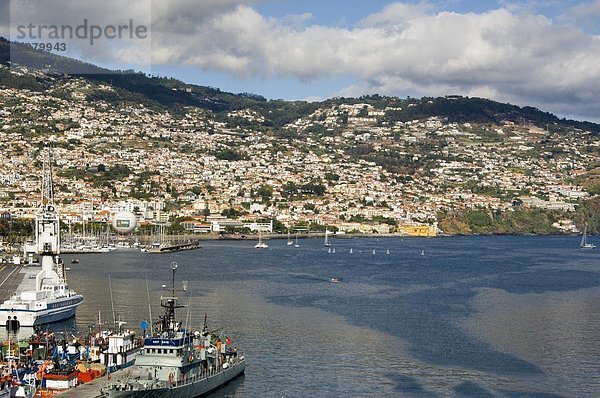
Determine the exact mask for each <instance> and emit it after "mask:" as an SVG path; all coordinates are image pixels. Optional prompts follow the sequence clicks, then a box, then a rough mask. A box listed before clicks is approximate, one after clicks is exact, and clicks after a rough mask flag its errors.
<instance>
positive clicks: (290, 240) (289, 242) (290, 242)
mask: <svg viewBox="0 0 600 398" xmlns="http://www.w3.org/2000/svg"><path fill="white" fill-rule="evenodd" d="M293 244H294V242H292V237H291V236H290V230H289V229H288V240H287V245H288V246H291V245H293Z"/></svg>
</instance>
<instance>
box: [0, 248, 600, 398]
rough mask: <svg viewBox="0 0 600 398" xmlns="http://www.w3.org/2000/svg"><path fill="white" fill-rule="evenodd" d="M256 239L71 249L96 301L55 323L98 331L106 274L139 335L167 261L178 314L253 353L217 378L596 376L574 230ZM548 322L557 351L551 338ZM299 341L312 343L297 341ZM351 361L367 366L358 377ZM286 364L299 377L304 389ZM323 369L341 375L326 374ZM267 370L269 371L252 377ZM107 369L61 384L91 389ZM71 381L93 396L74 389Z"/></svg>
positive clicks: (454, 380)
mask: <svg viewBox="0 0 600 398" xmlns="http://www.w3.org/2000/svg"><path fill="white" fill-rule="evenodd" d="M254 243H255V242H252V241H212V242H206V243H205V244H203V249H202V251H188V252H178V253H172V254H170V256H172V257H171V258H170V259H168V260H167V264H166V265H165V257H163V256H150V257H148V256H146V255H144V254H142V253H140V252H139V251H135V250H117V251H113V252H110V253H102V254H83V255H78V257H77V258H79V259H80V263H79V264H77V266H74V267H73V271H72V272H71V274H70V284H72V285H73V286H74V288H75V289H76V290H77V291H81V292H86V291H94V292H95V300H92V301H87V300H86V301H84V302H83V303H82V305H81V306H80V308H79V310H78V313H77V316H76V317H75V318H72V319H71V320H67V321H64V322H59V323H57V324H55V325H53V328H55V330H57V331H61V330H62V331H63V332H64V331H65V330H67V331H68V332H69V333H72V334H74V335H79V336H84V335H86V334H87V333H88V332H89V326H90V325H97V324H98V313H101V314H102V315H103V316H102V318H103V319H104V321H103V324H104V326H103V327H102V329H103V330H106V329H109V328H112V327H113V326H112V325H113V322H112V317H111V316H110V314H112V313H113V308H111V304H110V303H111V299H110V294H109V293H110V289H109V286H108V281H107V273H110V275H111V280H112V282H111V283H112V291H113V295H114V312H115V313H116V314H118V315H117V318H118V319H125V320H127V325H125V327H124V330H131V331H135V334H136V336H143V331H142V329H141V328H140V327H139V325H142V324H143V322H144V321H146V322H147V323H149V319H150V313H152V314H153V316H156V314H160V313H161V308H162V307H160V306H157V305H156V302H157V300H158V299H159V298H160V296H165V291H164V288H163V285H165V283H164V282H165V273H166V272H168V270H167V271H165V267H166V266H167V265H168V261H169V260H173V261H177V262H178V263H179V264H180V267H179V268H178V278H177V279H178V280H182V281H183V280H185V281H187V286H188V291H187V294H186V293H182V294H180V296H181V302H182V303H183V304H185V305H189V307H186V308H185V309H182V310H180V311H179V313H180V314H182V321H183V324H184V325H185V323H186V322H187V323H189V324H190V325H194V329H191V330H201V328H202V325H203V324H204V314H205V312H206V313H208V314H209V318H208V320H209V322H208V323H209V325H211V324H214V325H223V326H228V329H229V327H231V330H232V331H233V332H234V334H233V336H227V337H230V338H232V339H233V340H234V341H235V342H234V343H233V345H234V346H236V345H238V346H239V347H244V351H245V353H247V354H248V357H249V358H251V362H250V363H249V364H248V368H247V369H246V372H245V375H244V376H241V378H239V379H238V378H236V379H235V380H234V381H232V382H231V383H229V384H227V386H226V387H225V389H226V390H227V389H229V390H228V391H231V392H232V393H233V392H234V393H235V394H240V395H242V396H259V395H261V394H265V393H266V394H269V395H295V396H301V395H303V392H305V391H306V389H309V390H310V391H311V392H312V391H314V392H316V393H318V394H321V393H323V394H326V395H328V394H336V395H338V394H339V395H344V396H356V397H358V396H365V395H367V396H368V395H373V394H377V395H380V396H397V395H398V391H411V389H412V388H413V387H411V386H415V385H418V386H420V387H419V388H421V389H422V390H424V391H426V394H425V395H436V394H437V395H444V394H450V395H453V394H454V391H455V389H458V390H459V391H463V390H466V391H475V392H481V391H486V392H487V393H490V394H492V393H494V392H496V391H508V390H510V391H514V392H515V394H542V395H543V394H556V395H559V396H574V395H576V396H581V397H590V398H591V397H594V396H595V392H596V391H597V390H598V388H600V385H599V384H598V382H597V380H596V378H595V375H596V374H597V372H598V371H600V362H599V361H598V360H597V357H596V354H597V353H600V347H599V346H598V342H597V340H596V337H595V334H594V333H585V332H581V331H584V330H590V331H592V330H594V329H593V325H594V324H595V323H597V322H599V321H600V311H599V309H598V307H597V306H595V305H593V303H594V302H596V300H597V298H598V297H600V275H598V271H597V258H596V257H597V256H596V254H597V253H596V251H593V250H592V251H585V250H583V251H582V250H579V247H578V246H579V244H578V243H579V242H578V238H577V237H455V238H432V239H426V240H425V239H409V238H404V239H397V238H389V239H379V240H377V239H352V240H341V241H338V242H336V247H337V248H338V249H339V250H337V251H336V253H335V254H333V253H331V254H328V253H327V250H328V248H327V247H323V239H322V238H319V239H306V240H304V241H303V243H302V246H301V248H295V247H293V246H288V245H287V240H285V239H283V240H279V241H272V242H270V243H271V244H270V245H269V246H270V247H269V249H270V250H267V251H256V250H255V249H254V248H253V245H254ZM483 247H485V250H483V249H482V248H483ZM388 248H389V251H390V254H389V255H388V254H387V250H388ZM350 249H352V252H353V253H352V254H351V250H350ZM373 251H375V252H376V254H375V255H373V254H372V253H373ZM423 252H426V253H427V255H426V256H421V253H423ZM200 254H201V256H200ZM515 256H518V257H519V258H521V259H522V262H520V263H515V262H514V261H512V260H511V259H513V258H514V257H515ZM65 261H66V262H68V261H70V257H69V256H68V255H67V256H65ZM15 269H17V270H18V271H15ZM31 271H32V270H29V271H28V268H27V267H19V268H14V267H12V266H7V267H6V268H5V269H4V270H0V277H2V278H3V279H4V278H7V276H8V275H9V274H10V273H11V272H13V273H12V275H11V276H10V277H9V278H8V279H7V280H6V286H8V285H9V284H12V286H14V285H15V284H18V283H19V279H27V272H31ZM146 275H147V277H148V289H147V288H146V281H145V276H146ZM532 281H535V283H534V284H532ZM562 281H565V282H562ZM566 281H568V283H567V282H566ZM167 286H170V284H167ZM148 296H149V297H150V300H149V299H148ZM148 303H151V306H150V307H148ZM187 308H190V312H189V316H188V314H187ZM575 314H580V315H577V316H576V317H575V316H574V315H575ZM109 319H111V320H110V321H109V322H108V323H107V322H106V320H109ZM548 322H552V324H553V326H552V327H551V328H550V329H548V327H547V326H546V325H547V324H548ZM432 324H433V325H435V327H433V328H432V327H431V325H432ZM527 330H529V331H532V332H528V333H525V332H524V331H527ZM571 331H577V332H576V333H577V334H573V332H571ZM557 333H560V334H561V335H562V336H563V337H562V341H563V342H567V343H566V346H565V348H563V347H562V346H560V347H559V346H556V345H554V344H552V341H553V336H554V335H555V334H557ZM358 336H360V338H359V337H358ZM28 337H29V336H28ZM364 338H367V339H368V340H369V342H370V343H369V344H368V345H364V344H362V343H361V342H362V341H363V339H364ZM571 342H572V343H571ZM575 343H576V344H577V345H576V346H574V345H573V344H575ZM313 345H314V346H318V347H319V349H318V350H316V351H314V350H309V351H310V354H309V353H308V352H307V350H306V347H310V346H313ZM527 346H530V347H531V349H528V348H526V347H527ZM147 348H150V347H147ZM564 349H569V350H572V351H571V352H570V353H569V355H566V354H565V352H564ZM281 352H285V353H286V355H287V356H288V357H291V358H293V360H294V362H295V363H297V365H296V366H294V368H293V369H290V368H289V367H287V366H286V365H285V364H284V363H282V362H280V361H278V360H276V361H273V358H277V357H278V356H279V355H280V353H281ZM356 355H358V356H360V357H361V358H363V363H362V364H360V363H357V362H356V361H355V360H354V359H353V358H355V356H356ZM320 363H327V366H321V367H320V366H319V365H318V364H320ZM375 363H377V370H376V371H373V368H372V366H371V364H375ZM583 363H585V364H586V365H585V367H584V366H582V364H583ZM350 367H357V369H358V371H359V372H361V373H362V372H370V373H369V374H370V378H369V379H368V380H367V381H364V380H363V381H362V382H361V383H358V382H357V381H355V380H354V378H353V374H354V371H349V370H348V369H350ZM127 369H130V368H126V369H125V370H123V371H122V370H118V371H117V372H118V373H117V374H120V375H126V374H127ZM119 372H120V373H119ZM507 373H510V374H511V376H509V377H507V376H506V374H507ZM129 374H132V373H129ZM299 375H300V376H301V377H302V378H303V380H311V381H310V383H309V385H308V386H307V385H306V384H305V383H299V382H298V377H299ZM334 375H335V377H337V378H338V379H339V378H341V380H344V383H333V382H331V380H332V379H333V377H334ZM117 379H119V378H117V376H116V375H115V376H114V378H113V376H112V375H111V381H115V380H117ZM265 379H268V380H272V381H273V382H272V383H269V384H268V386H267V387H265V384H264V383H263V380H265ZM167 380H168V375H167ZM107 381H108V380H107V378H106V377H104V378H102V377H101V378H98V379H96V380H93V381H92V383H94V384H93V385H95V388H90V387H89V386H86V384H83V385H82V386H79V387H77V388H75V389H71V390H69V391H67V392H65V393H62V394H67V395H66V396H78V397H86V396H94V395H93V394H96V393H97V392H98V391H99V388H100V387H105V386H106V385H107ZM174 381H175V380H174ZM449 386H450V387H449ZM80 389H81V390H80ZM79 391H81V392H79ZM84 391H90V394H91V395H87V393H85V394H86V395H73V394H75V393H76V392H77V393H79V394H84ZM400 395H402V393H400ZM458 395H459V396H460V394H458Z"/></svg>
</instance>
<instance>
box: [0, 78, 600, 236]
mask: <svg viewBox="0 0 600 398" xmlns="http://www.w3.org/2000/svg"><path fill="white" fill-rule="evenodd" d="M11 73H13V74H20V75H31V76H35V77H37V78H44V79H50V80H54V79H55V81H54V83H53V85H52V89H50V90H47V91H42V92H39V91H30V90H28V89H19V88H8V87H1V86H0V130H1V132H2V133H1V134H0V147H1V148H2V151H1V152H0V211H1V212H2V213H3V214H5V215H6V214H8V215H10V218H13V219H14V218H17V219H30V218H32V217H33V216H34V213H35V209H36V208H37V206H38V204H39V203H38V201H39V195H38V194H37V189H38V187H39V185H40V184H39V179H40V175H41V161H40V158H39V154H40V149H41V148H43V147H44V146H46V145H52V146H53V148H54V149H53V153H54V160H55V170H56V175H55V184H56V186H57V189H56V195H57V198H58V200H59V205H60V211H61V214H62V218H63V220H64V222H66V223H67V224H81V223H83V222H98V223H107V222H109V221H110V219H111V217H112V216H113V215H114V214H115V213H118V212H123V211H127V212H132V213H135V214H136V215H137V217H138V224H139V225H150V226H152V225H170V224H172V223H179V224H180V225H181V227H182V229H183V231H185V232H187V233H198V234H203V233H224V232H225V231H227V232H235V231H236V230H237V231H242V230H245V231H257V230H262V231H264V232H273V228H274V225H275V228H277V227H278V228H279V229H280V230H287V229H291V230H298V229H303V230H306V229H310V228H312V229H316V230H319V229H320V230H324V229H325V228H329V229H330V230H333V231H339V232H340V233H343V232H345V233H351V232H354V233H357V232H360V233H381V234H387V233H405V234H409V235H421V236H433V235H436V234H439V233H447V232H448V233H450V231H445V230H444V224H443V223H441V221H442V218H443V217H445V216H446V217H447V216H448V215H450V214H454V213H456V212H464V211H470V210H478V211H483V212H484V213H489V214H492V215H493V214H509V213H511V212H514V211H515V210H516V209H542V210H544V211H548V212H551V213H552V214H553V217H554V219H553V224H552V226H553V228H554V231H555V232H564V233H577V232H579V231H580V230H581V227H582V226H581V225H578V223H577V222H576V220H575V217H574V214H575V212H576V210H577V208H578V206H579V205H580V204H581V202H582V201H583V200H586V199H589V198H590V197H593V196H594V195H596V194H597V192H595V191H594V190H590V189H589V187H586V186H584V185H582V184H580V181H581V179H580V177H582V176H585V175H587V174H589V173H590V172H592V171H593V170H594V168H595V167H597V165H598V163H599V161H600V148H599V146H600V140H598V138H597V136H595V135H593V134H591V133H590V132H587V131H584V130H576V129H571V130H570V131H565V130H564V129H557V128H555V126H552V125H550V126H543V127H540V126H535V125H533V124H531V123H528V121H526V120H523V122H522V123H520V124H518V123H514V122H510V121H505V122H504V123H501V124H500V125H491V124H482V123H467V122H465V123H456V122H450V121H448V120H446V119H445V118H443V117H429V118H427V119H419V120H411V121H394V120H391V118H390V117H388V116H389V115H390V114H393V112H394V111H397V110H398V109H399V108H398V107H397V105H396V106H394V105H390V106H386V107H381V108H377V107H375V106H374V105H372V104H370V103H368V102H365V103H360V102H359V103H356V101H353V102H349V103H341V104H338V103H336V104H323V106H319V107H317V108H316V110H315V111H314V112H312V113H310V114H307V115H303V116H302V117H300V118H297V119H296V120H294V121H292V122H289V123H287V124H286V125H285V126H283V127H281V128H279V127H268V126H266V124H265V116H264V115H263V114H261V113H259V112H257V111H256V110H252V109H241V110H236V111H231V112H227V113H225V114H215V113H213V112H210V111H208V110H205V109H200V108H197V107H182V108H181V109H178V110H177V111H173V110H171V109H167V108H161V107H152V106H148V105H147V104H144V103H134V102H131V101H129V102H128V101H120V102H116V101H107V100H104V99H102V97H101V96H98V95H97V94H98V93H103V95H105V96H110V95H111V94H112V95H117V93H116V92H115V89H114V88H113V87H111V86H110V85H104V84H98V83H94V82H91V81H89V80H86V79H84V78H69V79H61V78H56V77H52V76H49V75H45V74H44V73H43V72H31V71H27V70H26V69H12V70H11ZM408 106H411V104H408ZM49 143H51V144H49Z"/></svg>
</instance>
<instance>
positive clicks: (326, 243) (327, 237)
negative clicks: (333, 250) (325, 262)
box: [323, 229, 331, 247]
mask: <svg viewBox="0 0 600 398" xmlns="http://www.w3.org/2000/svg"><path fill="white" fill-rule="evenodd" d="M323 244H324V245H325V247H329V246H331V241H330V240H329V230H328V229H325V242H324V243H323Z"/></svg>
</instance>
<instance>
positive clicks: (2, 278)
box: [0, 264, 28, 326]
mask: <svg viewBox="0 0 600 398" xmlns="http://www.w3.org/2000/svg"><path fill="white" fill-rule="evenodd" d="M27 271H28V268H27V267H23V266H21V265H12V264H2V265H0V301H2V302H3V301H4V300H8V299H9V298H10V296H12V295H13V293H14V292H15V291H16V290H17V288H18V287H19V285H20V284H21V282H22V281H23V278H24V277H25V274H26V273H27ZM0 326H2V325H0Z"/></svg>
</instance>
